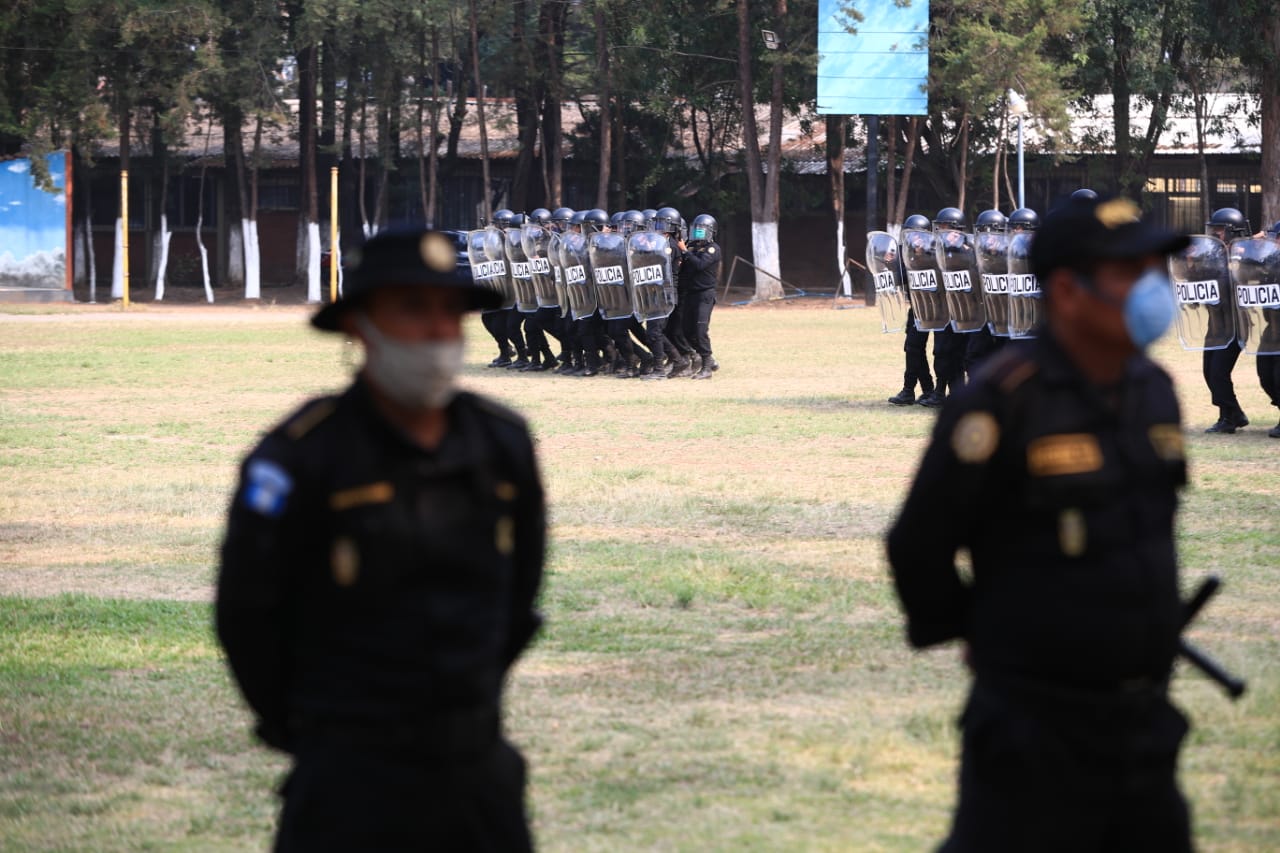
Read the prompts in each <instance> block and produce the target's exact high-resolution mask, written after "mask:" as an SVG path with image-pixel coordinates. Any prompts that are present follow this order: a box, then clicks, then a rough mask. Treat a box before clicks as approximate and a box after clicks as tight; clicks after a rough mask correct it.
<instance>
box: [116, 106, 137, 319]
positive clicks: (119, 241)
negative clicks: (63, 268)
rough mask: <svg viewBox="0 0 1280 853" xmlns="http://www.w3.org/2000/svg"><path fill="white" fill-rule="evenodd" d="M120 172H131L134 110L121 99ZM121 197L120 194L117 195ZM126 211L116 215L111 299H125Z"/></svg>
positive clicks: (127, 225)
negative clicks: (130, 159)
mask: <svg viewBox="0 0 1280 853" xmlns="http://www.w3.org/2000/svg"><path fill="white" fill-rule="evenodd" d="M119 128H120V171H121V173H125V172H128V171H129V138H130V137H131V136H132V135H133V108H132V107H131V106H130V105H129V104H128V103H127V102H126V101H125V100H124V98H123V96H122V97H121V104H120V114H119ZM116 195H117V196H119V193H118V192H117V193H116ZM123 214H124V211H120V213H119V214H117V215H116V248H115V256H114V258H115V260H114V263H113V264H112V268H111V298H112V299H123V298H124V229H126V228H128V227H129V223H128V222H126V221H124V216H123Z"/></svg>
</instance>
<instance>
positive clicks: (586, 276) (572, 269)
mask: <svg viewBox="0 0 1280 853" xmlns="http://www.w3.org/2000/svg"><path fill="white" fill-rule="evenodd" d="M560 268H561V269H562V270H563V271H564V289H565V292H566V295H567V297H568V302H569V314H570V316H572V317H573V319H575V320H582V319H584V318H586V317H590V316H591V315H592V314H594V313H596V285H595V281H594V280H593V279H592V277H591V259H590V257H589V255H588V253H587V238H586V237H584V236H583V235H582V234H579V233H578V232H576V231H569V232H566V233H565V234H561V235H560Z"/></svg>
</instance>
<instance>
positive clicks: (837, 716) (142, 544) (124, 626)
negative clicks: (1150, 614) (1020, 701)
mask: <svg viewBox="0 0 1280 853" xmlns="http://www.w3.org/2000/svg"><path fill="white" fill-rule="evenodd" d="M305 316H306V311H305V309H302V308H263V309H260V310H251V309H229V308H223V307H215V308H183V309H176V310H166V309H160V308H157V307H154V306H145V305H144V306H138V307H136V308H135V309H134V310H132V311H130V312H128V313H123V312H121V311H120V310H119V309H118V308H111V307H107V306H98V307H95V308H90V307H87V306H81V307H79V308H75V309H70V310H68V309H61V310H50V309H14V308H10V309H8V311H7V312H6V313H0V336H2V337H3V344H0V436H2V438H0V471H2V476H0V848H3V849H4V850H6V851H13V850H119V851H126V850H129V851H132V850H166V851H167V850H200V851H205V850H237V851H238V850H262V849H266V848H267V845H268V840H269V838H270V833H271V829H272V825H273V821H274V817H275V799H274V797H273V791H274V788H275V786H276V784H278V781H279V779H280V775H281V772H282V770H283V767H284V762H283V761H282V760H281V759H280V757H279V756H276V755H274V754H271V753H269V752H267V751H266V750H263V749H261V748H258V747H255V746H254V745H253V743H252V741H251V739H250V736H249V732H248V727H249V719H248V717H247V715H246V713H245V712H244V710H243V708H242V706H241V705H240V703H239V700H238V698H237V696H236V693H235V692H234V690H233V688H232V686H231V685H230V683H229V681H228V678H227V674H226V671H225V667H224V665H223V663H222V660H221V658H220V655H219V651H218V649H217V646H216V644H215V643H214V642H213V639H212V635H211V630H210V613H209V600H210V594H211V583H212V580H213V574H214V569H215V556H214V555H215V549H216V546H217V543H218V540H219V537H220V534H221V524H222V516H223V512H224V509H225V504H226V501H227V498H228V492H229V488H230V486H231V483H232V479H233V476H234V471H235V465H236V462H237V461H238V459H239V457H240V456H241V455H242V454H243V453H244V451H245V450H246V449H247V448H248V447H249V446H250V445H251V444H252V443H253V442H254V440H255V438H256V436H257V435H258V434H259V433H260V432H261V431H262V430H263V429H265V428H266V427H267V426H268V425H270V424H271V423H272V422H274V421H275V420H276V419H278V418H279V417H281V416H283V415H284V414H285V413H287V412H288V411H289V410H290V409H292V408H293V407H294V406H296V405H297V403H298V402H300V401H301V400H302V399H304V398H305V397H307V396H309V395H312V394H314V393H318V392H322V391H326V390H329V389H333V388H336V387H338V386H339V385H340V384H342V382H343V378H344V376H345V374H346V371H347V368H348V366H349V364H350V362H351V357H352V354H351V353H350V352H347V351H344V345H343V344H341V343H340V342H338V341H337V340H335V339H333V338H329V337H322V336H321V335H319V334H315V333H312V332H310V331H308V330H307V327H306V325H305ZM712 331H713V337H714V340H715V342H716V353H717V356H718V358H719V360H720V362H721V364H722V365H723V369H721V370H720V372H719V373H718V374H716V377H715V379H714V380H712V381H710V382H688V381H669V382H665V383H653V382H639V381H634V380H633V381H619V380H616V379H613V378H605V377H600V378H595V379H572V378H563V377H556V376H551V375H543V374H537V375H528V374H510V373H506V372H499V371H492V370H486V369H484V368H482V367H480V366H479V365H481V364H482V363H484V362H487V361H488V359H489V358H490V357H491V356H492V351H491V349H492V347H491V344H490V342H488V341H487V338H486V337H485V336H484V335H483V332H482V330H481V329H480V327H479V324H478V322H475V323H473V325H472V326H471V344H470V348H469V353H468V356H469V358H468V362H469V365H470V366H469V367H468V369H467V373H466V376H465V384H467V385H468V386H471V387H473V388H476V389H478V390H481V391H483V392H486V393H489V394H492V395H494V396H495V397H497V398H499V399H502V400H504V401H506V402H508V403H510V404H511V405H513V406H515V407H516V408H518V409H519V410H521V411H522V412H524V413H525V414H526V415H527V416H528V418H529V419H530V422H531V424H532V427H533V430H534V432H535V433H536V435H537V438H538V442H539V447H540V453H541V459H542V464H543V467H544V474H545V477H546V480H547V487H548V495H549V499H550V502H551V512H552V516H553V530H552V539H551V553H550V560H549V570H548V575H547V581H546V585H545V589H544V592H543V610H544V612H545V613H546V616H547V618H548V624H547V629H546V631H545V633H544V634H543V635H542V636H541V638H540V640H539V641H538V643H537V645H536V646H535V647H534V648H533V649H532V650H531V652H530V653H529V654H528V655H527V656H526V657H525V658H524V659H523V660H522V661H521V663H520V664H519V666H518V667H517V669H516V671H515V673H514V676H513V679H512V683H511V685H510V690H509V694H508V696H509V702H508V708H507V717H508V729H509V731H510V733H511V736H512V738H513V740H515V741H516V742H517V743H518V744H520V745H521V746H522V747H523V749H524V751H525V754H526V756H527V757H528V759H529V762H530V766H531V773H532V775H531V785H530V808H531V810H532V813H533V817H534V823H535V831H536V834H537V837H538V840H539V844H540V847H541V848H542V849H544V850H553V851H578V850H587V851H591V850H601V851H604V850H608V851H615V850H690V851H692V850H708V849H713V850H743V849H746V850H831V851H836V850H839V851H876V850H903V851H919V850H925V849H930V847H931V845H932V844H933V843H935V842H936V840H937V839H939V838H941V837H942V836H943V834H944V833H945V831H946V827H947V823H948V820H949V815H950V811H951V806H952V801H953V796H954V773H955V763H956V752H957V737H956V731H955V727H954V719H955V716H956V714H957V713H958V710H959V706H960V703H961V701H962V698H963V696H964V693H965V688H966V680H967V679H966V675H965V672H964V670H963V668H962V666H961V665H960V662H959V660H958V653H957V650H956V649H954V648H946V649H942V650H938V651H935V652H930V653H926V654H919V653H913V652H911V651H910V650H909V649H908V648H907V646H906V645H905V643H904V642H903V639H902V631H901V620H900V616H899V613H898V609H897V603H896V600H895V598H894V595H893V592H892V589H891V587H890V584H889V582H888V578H887V569H886V566H885V561H884V557H883V553H882V545H881V538H882V535H883V532H884V530H885V528H886V526H887V525H888V524H889V522H890V521H891V519H892V517H893V514H894V512H895V509H896V507H897V505H898V503H899V502H900V500H901V499H902V497H903V494H904V490H905V488H906V485H907V479H908V477H909V475H910V472H911V470H912V468H913V466H914V465H915V463H916V461H917V459H918V456H919V454H920V452H921V449H922V445H923V441H924V439H925V437H926V435H927V434H928V431H929V429H930V426H931V424H932V420H933V416H932V414H931V412H929V411H927V410H925V409H923V408H920V407H911V408H909V409H906V410H902V409H895V408H893V407H891V406H888V405H887V404H885V403H884V402H883V401H884V399H885V398H886V397H888V396H889V395H890V394H891V393H893V392H895V391H897V389H898V388H899V387H900V385H901V367H902V356H901V338H900V336H898V335H893V336H884V335H881V334H880V333H879V323H878V320H877V318H876V315H875V313H874V311H869V310H865V309H852V310H840V311H837V310H832V309H831V307H830V303H827V302H819V303H816V304H811V305H808V306H800V305H797V304H790V305H787V306H785V307H751V308H730V307H724V308H721V309H719V310H718V311H717V313H716V315H715V318H714V321H713V326H712ZM1157 356H1158V357H1159V358H1160V359H1161V360H1162V361H1163V362H1164V363H1165V364H1166V365H1167V366H1168V367H1169V369H1170V370H1171V371H1172V372H1173V373H1174V374H1175V376H1176V378H1177V379H1178V382H1179V387H1180V392H1181V393H1182V395H1183V400H1184V410H1185V413H1186V419H1187V422H1188V424H1187V439H1188V445H1189V453H1190V456H1191V460H1192V478H1193V483H1192V486H1191V488H1190V489H1189V490H1188V491H1187V493H1186V499H1185V503H1184V511H1183V514H1182V516H1181V525H1180V544H1181V548H1182V555H1183V560H1184V566H1185V576H1184V586H1185V587H1187V588H1188V589H1189V588H1190V587H1191V586H1192V585H1193V584H1194V582H1195V580H1196V579H1198V578H1199V577H1200V576H1202V575H1203V574H1205V573H1207V572H1209V571H1216V572H1219V573H1221V574H1222V575H1223V576H1224V578H1225V580H1226V587H1225V590H1224V592H1223V594H1222V595H1221V596H1219V598H1218V599H1217V600H1215V601H1214V603H1213V604H1212V605H1211V607H1210V608H1209V611H1208V612H1207V613H1206V614H1204V615H1202V617H1201V618H1200V620H1199V621H1198V622H1197V624H1196V627H1195V630H1194V631H1193V633H1192V636H1193V637H1194V638H1195V639H1196V640H1198V641H1200V642H1201V643H1202V644H1203V645H1204V646H1206V647H1208V648H1210V649H1211V650H1212V651H1213V652H1214V653H1215V654H1217V655H1218V656H1219V657H1220V658H1221V659H1222V660H1223V661H1224V662H1225V663H1226V664H1227V665H1228V666H1229V667H1231V668H1233V669H1235V670H1236V671H1239V672H1241V673H1243V674H1245V675H1246V676H1247V677H1248V678H1249V679H1250V682H1251V690H1250V693H1249V694H1248V695H1247V696H1246V697H1245V698H1244V699H1243V700H1242V701H1241V702H1239V703H1237V704H1232V703H1230V702H1228V701H1227V700H1226V699H1225V698H1223V697H1222V696H1221V695H1220V694H1219V693H1217V692H1216V690H1215V689H1214V688H1213V687H1212V686H1210V685H1209V684H1207V683H1206V682H1205V681H1204V680H1203V679H1202V678H1200V677H1199V676H1198V675H1196V674H1194V673H1189V672H1187V671H1185V670H1182V671H1180V674H1179V677H1178V678H1177V679H1176V682H1175V687H1174V694H1175V698H1176V700H1177V702H1178V703H1179V704H1180V705H1181V706H1182V707H1183V708H1184V709H1185V710H1187V712H1188V713H1189V715H1190V716H1191V718H1192V720H1193V723H1194V725H1195V729H1194V731H1193V734H1192V735H1191V738H1190V740H1189V743H1188V746H1187V749H1186V750H1185V752H1184V756H1183V772H1182V779H1183V784H1184V788H1185V790H1186V791H1187V793H1188V795H1189V797H1190V799H1191V801H1192V804H1193V808H1194V814H1195V820H1196V828H1197V836H1198V841H1199V845H1200V847H1201V849H1203V850H1206V851H1263V850H1277V849H1280V524H1278V523H1277V510H1278V509H1280V441H1276V440H1274V439H1268V438H1267V437H1266V435H1265V433H1266V430H1267V428H1269V427H1270V426H1272V425H1273V424H1274V422H1275V420H1274V418H1275V415H1276V412H1275V410H1274V409H1272V408H1269V407H1268V406H1267V405H1266V401H1265V399H1264V398H1263V396H1262V394H1261V392H1260V391H1259V390H1258V386H1257V381H1256V378H1255V377H1254V374H1253V359H1251V358H1249V357H1244V358H1242V359H1241V364H1240V366H1239V368H1238V369H1237V371H1236V380H1237V386H1238V388H1239V390H1240V392H1241V399H1242V402H1243V404H1244V407H1245V410H1246V411H1247V412H1248V413H1249V415H1250V416H1251V417H1252V418H1253V419H1254V423H1255V426H1251V427H1249V428H1248V429H1246V430H1244V431H1243V432H1241V433H1240V434H1238V435H1235V436H1206V435H1204V434H1203V432H1202V431H1203V428H1204V427H1205V426H1207V425H1208V424H1209V423H1211V422H1212V421H1213V419H1214V418H1215V417H1216V413H1215V412H1214V411H1213V410H1211V408H1210V407H1209V405H1208V402H1207V397H1208V393H1207V391H1206V390H1205V389H1204V387H1203V383H1202V381H1201V379H1200V377H1199V365H1200V359H1199V356H1198V355H1197V354H1193V353H1185V352H1182V351H1180V350H1178V349H1177V348H1176V343H1171V342H1169V341H1166V342H1164V343H1163V344H1162V345H1161V347H1160V348H1159V350H1158V352H1157Z"/></svg>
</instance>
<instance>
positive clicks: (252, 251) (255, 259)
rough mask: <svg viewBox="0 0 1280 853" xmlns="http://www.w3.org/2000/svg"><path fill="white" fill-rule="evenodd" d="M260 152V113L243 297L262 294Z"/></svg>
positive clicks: (252, 169) (247, 222) (255, 128)
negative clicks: (259, 229)
mask: <svg viewBox="0 0 1280 853" xmlns="http://www.w3.org/2000/svg"><path fill="white" fill-rule="evenodd" d="M261 154H262V114H261V113H259V114H258V116H257V121H256V122H255V123H254V125H253V154H252V155H251V156H250V158H249V211H248V215H247V216H246V217H245V218H244V222H245V227H244V297H245V299H258V298H260V297H261V296H262V252H261V251H260V249H259V246H258V164H259V162H260V158H261Z"/></svg>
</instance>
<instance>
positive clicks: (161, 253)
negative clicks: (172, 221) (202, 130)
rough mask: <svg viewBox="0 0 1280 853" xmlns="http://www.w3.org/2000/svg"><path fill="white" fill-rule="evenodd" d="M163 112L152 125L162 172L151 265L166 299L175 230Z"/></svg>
mask: <svg viewBox="0 0 1280 853" xmlns="http://www.w3.org/2000/svg"><path fill="white" fill-rule="evenodd" d="M162 121H163V113H162V112H161V111H160V110H158V109H157V110H156V113H155V122H154V123H153V124H152V126H151V158H152V161H153V162H158V163H159V164H160V172H159V174H158V175H157V176H156V181H155V198H156V206H157V213H158V214H159V223H158V227H157V228H156V233H155V238H154V239H153V240H152V253H151V266H152V270H151V273H152V280H153V281H154V282H155V294H156V295H155V299H156V301H157V302H160V301H162V300H163V299H164V286H165V273H166V271H167V270H168V266H169V240H170V239H171V238H172V237H173V232H172V231H170V230H169V215H168V207H169V204H168V198H169V148H168V146H167V145H166V144H165V139H164V133H163V131H161V129H160V128H161V125H162Z"/></svg>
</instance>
